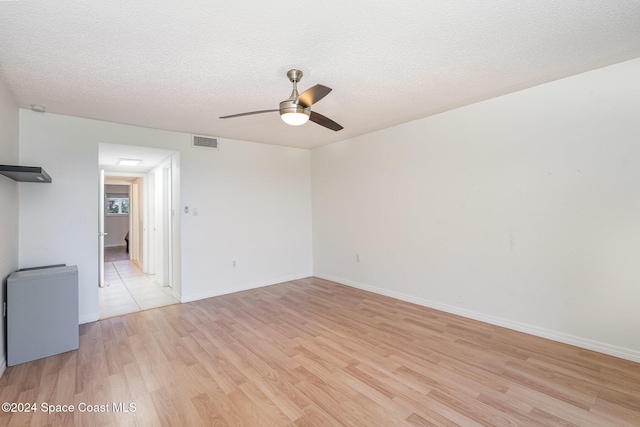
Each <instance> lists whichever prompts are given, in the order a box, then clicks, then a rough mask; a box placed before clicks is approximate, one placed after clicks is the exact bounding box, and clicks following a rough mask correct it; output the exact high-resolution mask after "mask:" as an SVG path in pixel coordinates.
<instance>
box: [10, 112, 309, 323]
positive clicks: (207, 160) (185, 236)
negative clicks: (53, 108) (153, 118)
mask: <svg viewBox="0 0 640 427" xmlns="http://www.w3.org/2000/svg"><path fill="white" fill-rule="evenodd" d="M100 142H104V143H112V144H128V145H137V146H148V147H157V148H164V149H172V150H176V151H179V152H180V161H179V162H177V161H176V162H174V165H172V168H173V171H174V173H175V172H176V171H179V175H178V176H179V179H178V180H176V181H175V185H177V186H179V188H180V194H181V200H182V205H183V206H184V205H188V206H190V207H198V208H199V215H198V216H193V215H192V214H189V215H187V214H184V211H183V210H182V209H179V210H178V212H176V214H177V215H180V216H181V230H180V231H179V233H178V235H177V239H178V240H179V242H178V243H180V244H181V247H182V254H180V253H178V254H176V256H177V257H178V258H179V260H180V257H181V259H182V276H181V283H179V284H178V289H179V292H180V294H181V298H182V300H183V301H189V300H194V299H199V298H204V297H207V296H213V295H219V294H222V293H226V292H232V291H235V290H239V289H246V288H250V287H255V286H260V285H265V284H272V283H278V282H281V281H285V280H288V279H292V278H300V277H306V276H309V275H310V274H311V271H312V268H311V177H310V157H311V154H310V152H309V151H307V150H300V149H292V148H286V147H276V146H266V145H261V144H255V143H250V142H244V141H233V140H220V149H219V150H207V149H202V148H192V147H191V141H190V135H188V134H182V133H175V132H167V131H161V130H154V129H147V128H139V127H134V126H125V125H119V124H114V123H107V122H100V121H95V120H87V119H81V118H76V117H68V116H60V115H55V114H48V113H45V114H38V113H34V112H32V111H28V110H20V157H21V162H22V163H24V164H36V165H40V166H43V167H44V168H45V169H46V170H47V171H48V172H49V174H50V175H51V177H52V179H53V183H52V184H49V185H42V186H30V187H28V188H27V187H25V188H24V191H21V194H20V264H21V265H22V266H29V265H41V264H51V263H59V262H63V263H66V264H69V265H74V264H75V265H78V270H79V276H80V277H79V281H80V319H81V322H88V321H92V320H96V319H97V318H98V292H97V290H98V287H97V277H98V246H97V245H98V237H97V229H98V143H100ZM191 212H193V211H191ZM232 259H236V260H237V267H236V268H232V266H231V262H232ZM174 291H175V288H174Z"/></svg>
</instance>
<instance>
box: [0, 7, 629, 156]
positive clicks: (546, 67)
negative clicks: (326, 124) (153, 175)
mask: <svg viewBox="0 0 640 427" xmlns="http://www.w3.org/2000/svg"><path fill="white" fill-rule="evenodd" d="M637 57H640V1H638V0H609V1H607V0H556V1H551V0H537V1H533V0H531V1H525V0H521V1H514V0H494V1H479V0H476V1H470V0H467V1H455V2H453V1H445V0H442V1H437V0H432V1H427V0H401V1H395V2H391V1H388V0H385V1H382V0H367V1H344V0H326V1H316V2H308V1H300V0H296V1H290V0H281V1H278V2H265V1H256V0H250V1H247V0H236V1H233V2H221V1H218V2H215V1H205V0H201V1H161V2H158V1H150V0H142V1H131V0H126V1H123V0H111V1H108V2H98V1H94V2H87V1H0V78H1V79H2V80H4V81H5V83H6V85H7V86H8V88H9V90H10V91H11V92H12V93H13V94H14V96H15V100H16V102H17V103H18V105H19V106H20V107H24V108H29V106H30V104H42V105H44V106H46V110H47V112H50V113H58V114H66V115H72V116H78V117H87V118H94V119H100V120H106V121H112V122H118V123H127V124H132V125H138V126H145V127H151V128H158V129H168V130H175V131H181V132H188V133H194V134H201V135H210V136H215V137H220V138H233V139H242V140H248V141H256V142H263V143H269V144H278V145H289V146H294V147H302V148H313V147H317V146H320V145H324V144H328V143H331V142H335V141H339V140H342V139H346V138H350V137H353V136H357V135H362V134H366V133H369V132H371V131H374V130H378V129H382V128H385V127H389V126H393V125H397V124H400V123H404V122H407V121H411V120H414V119H418V118H421V117H426V116H429V115H432V114H435V113H438V112H442V111H445V110H448V109H452V108H455V107H459V106H462V105H466V104H470V103H473V102H477V101H480V100H484V99H488V98H491V97H495V96H499V95H502V94H506V93H509V92H513V91H516V90H520V89H524V88H527V87H531V86H534V85H537V84H541V83H545V82H548V81H552V80H556V79H559V78H562V77H565V76H569V75H573V74H577V73H581V72H585V71H589V70H592V69H595V68H598V67H602V66H605V65H609V64H613V63H616V62H621V61H624V60H627V59H632V58H637ZM290 68H298V69H301V70H302V71H303V72H304V77H303V79H302V81H301V82H300V85H299V87H300V89H301V91H302V90H304V89H306V88H308V87H310V86H313V85H315V84H316V83H321V84H324V85H326V86H329V87H331V88H333V92H331V93H330V94H329V95H328V96H327V97H326V98H324V99H323V100H321V101H320V102H318V103H317V104H315V105H314V106H313V110H314V111H317V112H319V113H321V114H323V115H325V116H328V117H330V118H332V119H333V120H335V121H336V122H338V123H340V124H341V125H343V126H344V130H342V131H340V132H333V131H330V130H327V129H325V128H323V127H321V126H318V125H316V124H315V123H308V124H306V125H304V126H301V127H291V126H287V125H285V124H284V123H282V121H281V120H280V119H279V117H278V114H277V113H269V114H262V115H255V116H246V117H240V118H234V119H227V120H220V119H218V117H219V116H223V115H229V114H235V113H242V112H245V111H252V110H263V109H273V108H277V107H278V103H279V102H280V101H282V100H284V99H286V98H287V97H288V96H289V94H290V92H291V84H290V83H289V81H288V79H287V77H286V75H285V74H286V72H287V70H288V69H290Z"/></svg>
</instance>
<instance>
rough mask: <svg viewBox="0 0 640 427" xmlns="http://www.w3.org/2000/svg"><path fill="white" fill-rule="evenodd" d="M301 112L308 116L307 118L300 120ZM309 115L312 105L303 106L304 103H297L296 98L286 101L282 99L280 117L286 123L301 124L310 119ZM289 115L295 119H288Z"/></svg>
mask: <svg viewBox="0 0 640 427" xmlns="http://www.w3.org/2000/svg"><path fill="white" fill-rule="evenodd" d="M300 114H303V115H304V116H306V119H305V120H300V116H299V115H300ZM296 116H297V117H298V118H297V119H293V117H296ZM309 116H311V107H306V108H305V107H303V106H302V105H300V104H298V103H296V101H295V99H287V100H286V101H282V102H281V103H280V117H282V120H284V121H285V123H287V124H290V125H293V126H299V125H302V124H304V123H306V122H307V120H309ZM288 117H292V119H293V120H287V118H288Z"/></svg>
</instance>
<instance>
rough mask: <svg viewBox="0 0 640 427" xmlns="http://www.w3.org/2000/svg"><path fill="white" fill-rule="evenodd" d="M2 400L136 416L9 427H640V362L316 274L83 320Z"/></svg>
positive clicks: (62, 416) (24, 371)
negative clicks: (76, 343) (76, 333)
mask: <svg viewBox="0 0 640 427" xmlns="http://www.w3.org/2000/svg"><path fill="white" fill-rule="evenodd" d="M0 400H2V401H4V402H16V403H17V402H20V401H35V402H36V403H38V404H40V403H41V402H47V403H49V404H54V405H65V404H66V405H68V404H73V405H76V407H77V405H79V404H80V403H85V404H93V405H100V404H106V403H108V404H110V405H111V404H113V403H116V404H125V405H128V404H130V403H133V404H134V406H135V412H124V411H114V410H111V411H109V412H103V413H99V412H86V411H85V412H80V411H75V412H73V413H53V414H46V413H44V412H42V411H39V412H37V413H31V414H28V413H4V412H3V413H0V427H5V426H14V425H19V426H54V425H64V426H70V425H91V426H93V425H104V426H118V427H121V426H129V425H131V426H150V425H153V426H157V425H161V426H184V425H189V426H212V425H213V426H247V427H254V426H266V427H270V426H274V427H294V426H297V427H305V426H367V427H369V426H385V427H386V426H439V427H443V426H444V427H452V426H464V427H474V426H496V425H499V426H527V427H529V426H532V427H542V426H580V427H582V426H596V425H597V426H616V427H617V426H638V425H640V364H638V363H633V362H630V361H627V360H621V359H617V358H615V357H611V356H607V355H603V354H599V353H594V352H591V351H588V350H584V349H580V348H576V347H572V346H569V345H566V344H560V343H556V342H552V341H548V340H545V339H542V338H539V337H532V336H529V335H526V334H523V333H519V332H515V331H511V330H507V329H504V328H500V327H497V326H494V325H488V324H485V323H482V322H477V321H474V320H470V319H465V318H462V317H459V316H455V315H452V314H448V313H443V312H439V311H436V310H431V309H428V308H425V307H421V306H417V305H414V304H410V303H407V302H404V301H398V300H395V299H393V298H389V297H385V296H380V295H375V294H372V293H369V292H365V291H362V290H359V289H355V288H349V287H346V286H343V285H339V284H337V283H333V282H330V281H327V280H322V279H317V278H306V279H301V280H295V281H292V282H286V283H282V284H278V285H273V286H268V287H264V288H259V289H254V290H248V291H243V292H237V293H234V294H228V295H223V296H219V297H215V298H209V299H205V300H201V301H195V302H192V303H188V304H182V305H173V306H168V307H162V308H158V309H152V310H147V311H142V312H138V313H133V314H129V315H126V316H120V317H113V318H110V319H106V320H102V321H99V322H95V323H91V324H86V325H81V327H80V348H79V349H78V350H76V351H72V352H67V353H63V354H59V355H55V356H51V357H48V358H45V359H41V360H37V361H33V362H29V363H25V364H21V365H17V366H12V367H8V368H7V369H6V370H5V372H4V375H3V376H2V378H0ZM110 408H113V407H110ZM120 408H123V406H120Z"/></svg>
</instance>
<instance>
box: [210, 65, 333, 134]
mask: <svg viewBox="0 0 640 427" xmlns="http://www.w3.org/2000/svg"><path fill="white" fill-rule="evenodd" d="M287 77H289V80H290V81H291V83H293V91H292V92H291V96H290V97H289V98H288V99H286V100H284V101H282V102H281V103H280V108H279V109H277V110H260V111H250V112H248V113H240V114H232V115H230V116H223V117H220V118H221V119H231V118H233V117H242V116H250V115H252V114H262V113H272V112H275V111H279V112H280V118H282V121H283V122H285V123H286V124H288V125H292V126H300V125H303V124H305V123H306V122H307V121H308V120H311V121H312V122H314V123H317V124H319V125H320V126H324V127H326V128H328V129H331V130H334V131H339V130H341V129H343V128H342V126H340V125H339V124H338V123H336V122H334V121H333V120H331V119H330V118H328V117H325V116H323V115H322V114H319V113H316V112H315V111H311V106H312V105H313V104H315V103H316V102H318V101H320V100H321V99H322V98H324V97H325V96H327V95H328V94H329V92H331V88H330V87H326V86H323V85H315V86H313V87H311V88H309V89H307V90H305V91H304V92H302V93H301V94H298V82H299V81H300V79H302V71H300V70H295V69H294V70H289V71H288V72H287Z"/></svg>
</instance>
